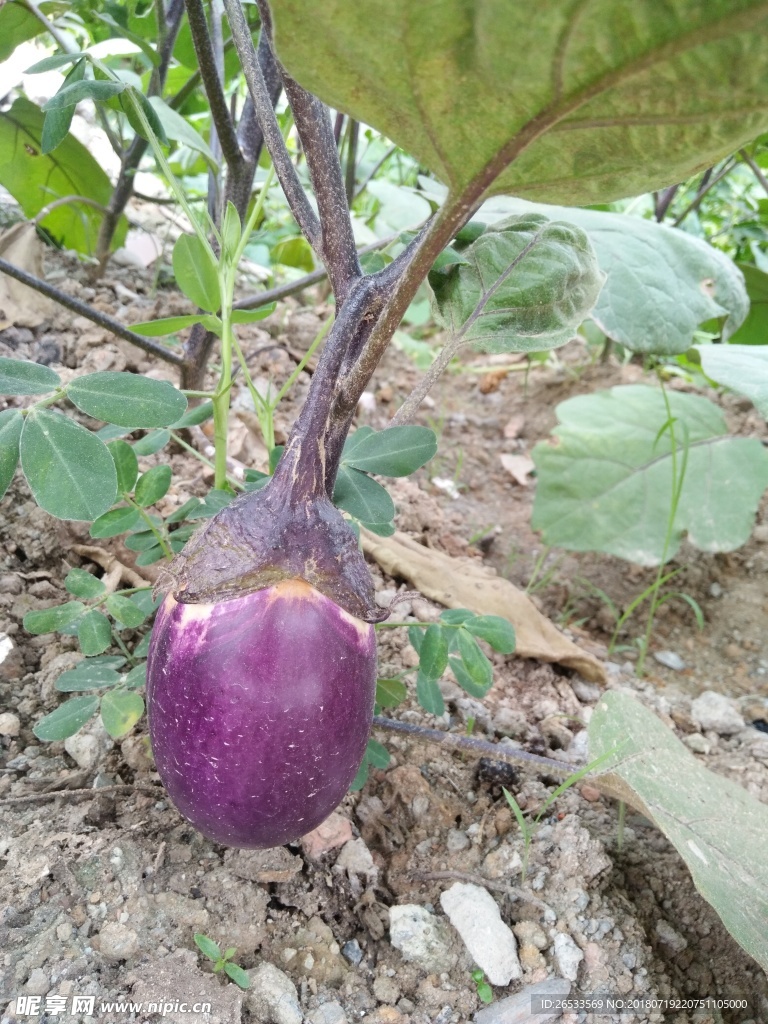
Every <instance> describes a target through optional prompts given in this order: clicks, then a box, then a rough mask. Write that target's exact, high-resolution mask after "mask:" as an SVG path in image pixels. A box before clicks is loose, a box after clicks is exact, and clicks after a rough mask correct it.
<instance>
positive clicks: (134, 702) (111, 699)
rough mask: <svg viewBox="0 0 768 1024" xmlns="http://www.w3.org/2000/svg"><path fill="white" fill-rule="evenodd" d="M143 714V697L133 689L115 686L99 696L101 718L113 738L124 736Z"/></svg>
mask: <svg viewBox="0 0 768 1024" xmlns="http://www.w3.org/2000/svg"><path fill="white" fill-rule="evenodd" d="M143 714H144V699H143V698H142V696H141V694H139V693H136V691H135V690H124V689H123V688H122V687H117V688H116V689H114V690H110V691H109V693H105V694H104V696H103V697H102V698H101V720H102V722H103V723H104V728H105V729H106V730H107V732H108V733H109V735H110V736H111V737H112V739H113V740H117V739H119V738H120V737H121V736H125V734H126V733H127V732H129V731H130V730H131V729H132V728H133V727H134V725H136V723H137V722H138V720H139V719H140V718H141V716H142V715H143Z"/></svg>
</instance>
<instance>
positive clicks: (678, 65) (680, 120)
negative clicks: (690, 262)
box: [270, 0, 768, 205]
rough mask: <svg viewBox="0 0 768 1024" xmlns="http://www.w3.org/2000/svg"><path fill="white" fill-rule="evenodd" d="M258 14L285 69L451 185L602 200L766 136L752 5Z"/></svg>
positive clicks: (324, 7)
mask: <svg viewBox="0 0 768 1024" xmlns="http://www.w3.org/2000/svg"><path fill="white" fill-rule="evenodd" d="M270 6H271V9H272V12H273V17H274V22H275V43H276V48H277V52H278V55H279V57H280V59H281V61H282V62H283V63H284V64H285V66H286V67H287V69H288V71H289V72H290V74H291V75H293V76H294V77H295V78H296V79H297V80H298V81H299V82H300V83H301V84H302V85H303V86H304V87H305V88H307V89H309V90H310V91H311V92H313V93H315V94H316V95H318V96H320V98H321V99H323V100H324V101H325V102H326V103H328V104H329V105H330V106H332V107H333V108H334V109H336V110H343V111H344V112H345V113H347V114H350V115H351V116H353V117H355V118H356V119H357V120H359V121H361V122H363V123H364V124H369V125H373V126H374V127H375V128H377V129H378V130H379V131H381V132H383V134H384V135H386V136H387V137H388V138H391V139H392V140H393V141H394V142H396V143H397V144H398V145H399V146H402V147H403V148H404V149H405V150H406V151H407V152H409V153H411V154H412V155H413V156H414V157H415V158H416V159H417V160H418V161H419V163H420V164H422V165H423V166H426V167H429V168H431V169H432V170H433V171H434V173H435V174H437V176H438V177H439V178H440V179H441V180H442V181H444V182H445V183H446V184H449V185H450V186H451V187H452V188H453V190H454V191H455V192H459V191H461V190H462V189H464V188H466V187H467V186H468V185H470V184H471V185H472V187H473V188H474V189H475V190H477V191H478V192H480V191H482V190H484V189H485V188H490V189H491V190H492V191H493V192H505V191H506V192H511V193H513V194H514V195H524V196H526V197H527V198H531V199H541V200H543V201H549V202H570V203H578V204H582V205H586V204H589V203H596V202H605V201H607V200H609V199H614V198H622V197H624V196H628V195H638V194H639V193H641V192H646V191H649V190H651V189H655V188H658V187H660V186H663V185H668V184H670V183H671V182H676V181H682V180H684V179H685V178H687V177H688V176H689V175H690V174H691V173H693V172H694V171H695V170H698V169H699V168H701V167H709V166H711V165H712V164H714V163H716V162H717V161H718V160H719V159H721V158H722V157H724V156H726V155H728V154H730V153H732V152H733V151H734V150H736V149H738V148H739V147H740V146H741V145H743V144H744V143H745V142H747V141H749V140H751V139H753V138H755V137H756V136H758V135H759V134H760V133H761V132H762V131H765V129H766V128H767V127H768V93H766V91H765V89H764V87H763V86H764V83H765V81H766V79H768V36H766V32H765V7H764V5H763V3H762V2H761V0H734V2H729V3H696V4H691V3H688V2H687V0H668V2H666V3H663V4H662V3H659V2H658V0H633V3H632V4H631V5H626V4H625V5H623V6H622V7H620V8H618V9H617V7H616V5H615V4H614V3H612V2H611V0H592V2H590V3H588V4H587V3H573V2H572V0H551V2H550V3H546V4H539V5H536V4H520V3H510V2H509V0H443V2H441V3H430V4H414V3H413V2H411V0H390V2H389V3H388V4H387V5H386V17H383V16H382V6H381V3H380V0H358V2H357V3H354V4H353V3H349V2H348V0H328V2H326V3H322V4H312V5H308V4H306V3H304V2H303V0H272V3H271V5H270ZM736 69H738V74H736V73H735V70H736ZM701 82H706V83H707V84H706V88H702V87H700V83H701ZM494 172H496V173H498V174H499V177H498V178H497V179H496V180H495V181H494V180H493V178H494Z"/></svg>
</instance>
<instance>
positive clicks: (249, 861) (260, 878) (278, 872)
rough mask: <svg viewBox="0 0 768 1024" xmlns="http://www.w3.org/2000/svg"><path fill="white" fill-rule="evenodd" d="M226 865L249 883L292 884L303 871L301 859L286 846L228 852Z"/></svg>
mask: <svg viewBox="0 0 768 1024" xmlns="http://www.w3.org/2000/svg"><path fill="white" fill-rule="evenodd" d="M224 864H225V865H226V866H227V867H228V868H229V869H230V871H232V872H233V873H234V874H236V875H237V877H238V878H244V879H245V880H246V881H247V882H260V883H261V884H262V885H266V884H267V883H269V882H290V880H291V879H292V878H293V877H294V875H297V874H298V873H299V871H301V857H296V856H294V854H292V853H290V852H289V851H288V850H286V848H285V847H284V846H277V847H273V848H272V849H269V850H227V852H226V853H225V854H224Z"/></svg>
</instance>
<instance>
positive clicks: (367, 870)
mask: <svg viewBox="0 0 768 1024" xmlns="http://www.w3.org/2000/svg"><path fill="white" fill-rule="evenodd" d="M333 873H334V874H337V875H340V874H344V873H346V874H347V876H348V878H349V881H350V883H351V885H352V892H353V894H359V893H360V892H361V891H362V888H363V887H365V888H368V887H369V886H371V885H374V884H375V883H376V879H377V878H378V876H379V869H378V868H377V867H376V865H375V864H374V863H373V857H372V856H371V851H370V850H369V849H368V847H367V846H366V845H365V841H364V840H363V839H350V840H349V842H347V843H345V844H344V845H343V846H342V848H341V853H340V854H339V856H338V857H337V858H336V863H335V864H334V865H333Z"/></svg>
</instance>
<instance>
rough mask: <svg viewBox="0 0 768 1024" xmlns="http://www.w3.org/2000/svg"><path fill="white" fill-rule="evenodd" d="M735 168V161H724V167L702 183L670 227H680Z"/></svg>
mask: <svg viewBox="0 0 768 1024" xmlns="http://www.w3.org/2000/svg"><path fill="white" fill-rule="evenodd" d="M735 166H736V161H735V160H734V159H733V158H731V159H729V160H726V162H725V164H724V166H723V167H722V168H721V169H720V170H719V171H718V173H717V174H714V175H712V176H711V177H710V178H709V180H708V181H706V183H704V182H703V183H702V185H701V186H700V187H699V191H698V192H697V193H696V196H695V198H694V199H693V200H692V201H691V202H690V203H689V204H688V206H686V208H685V209H684V210H683V212H682V213H681V214H679V215H678V216H677V217H675V219H674V220H673V221H672V227H673V228H677V227H680V225H681V224H682V223H683V221H684V220H685V218H686V217H687V216H688V214H689V213H693V211H694V210H696V209H698V208H699V206H701V203H702V201H703V199H704V196H705V195H706V194H707V193H708V192H709V191H711V189H713V188H714V187H715V185H717V184H718V183H719V182H721V181H722V180H723V178H724V177H725V176H726V174H730V172H731V171H732V170H733V168H734V167H735Z"/></svg>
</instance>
